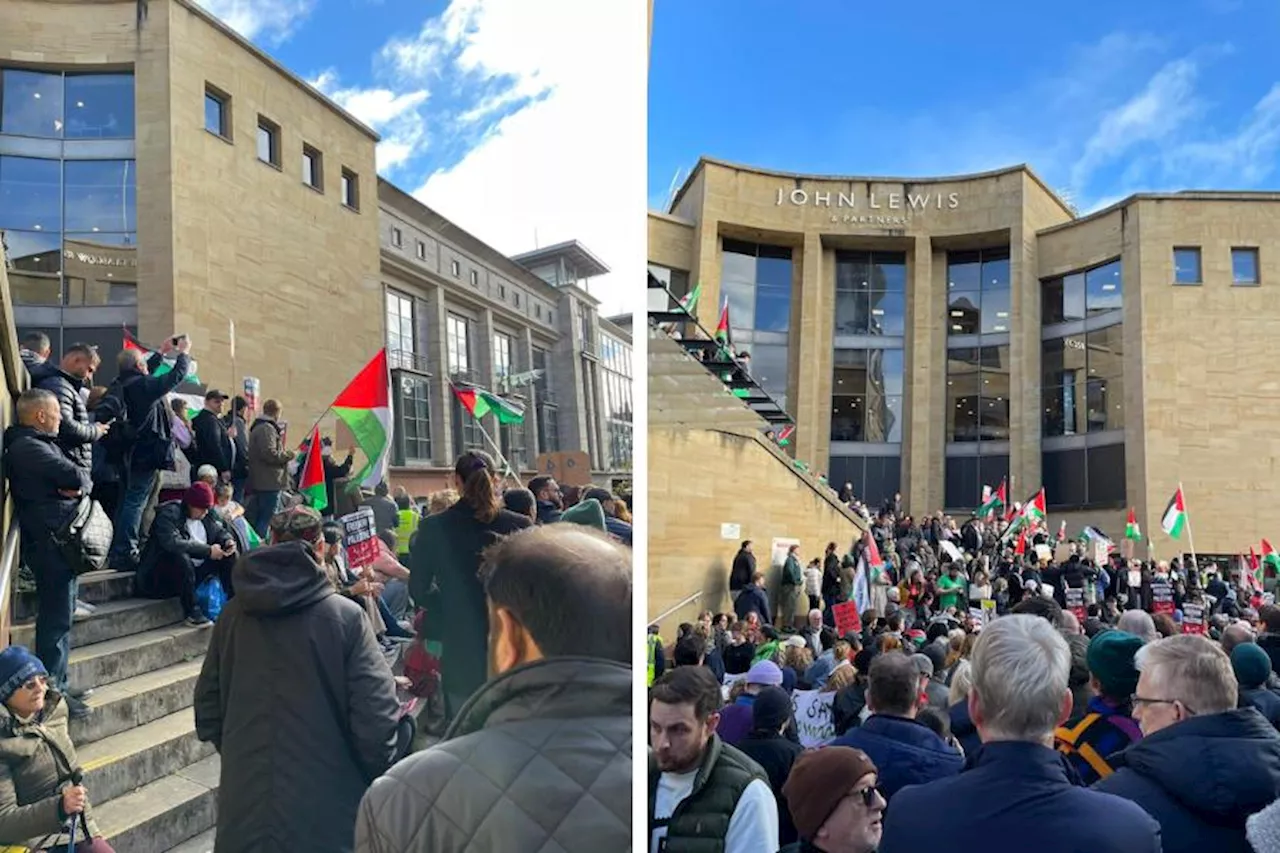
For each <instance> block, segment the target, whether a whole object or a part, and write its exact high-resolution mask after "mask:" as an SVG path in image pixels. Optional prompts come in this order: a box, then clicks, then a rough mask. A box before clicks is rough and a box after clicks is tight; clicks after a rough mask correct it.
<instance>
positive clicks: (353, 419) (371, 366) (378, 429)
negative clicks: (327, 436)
mask: <svg viewBox="0 0 1280 853" xmlns="http://www.w3.org/2000/svg"><path fill="white" fill-rule="evenodd" d="M330 408H332V409H333V413H334V414H335V415H337V416H338V417H339V418H341V419H342V422H343V423H344V424H346V425H347V428H348V429H350V430H351V434H352V436H354V437H355V441H356V444H357V445H358V446H359V447H360V450H361V451H362V452H363V453H364V457H365V464H364V467H363V468H361V469H360V470H359V471H358V472H356V473H355V474H354V475H353V476H352V477H351V480H352V481H353V482H359V483H360V485H362V486H365V487H366V488H372V487H374V486H376V485H378V483H381V482H382V481H383V480H384V479H385V478H386V473H387V458H388V456H389V455H390V452H391V374H390V373H389V372H388V370H387V351H386V349H380V350H378V354H377V355H375V356H374V357H373V359H372V360H371V361H370V362H369V363H368V364H366V365H365V366H364V367H363V368H362V369H361V370H360V372H359V373H357V374H356V378H355V379H352V380H351V384H350V385H348V386H347V387H346V389H345V390H344V391H343V392H342V393H341V394H339V395H338V396H337V398H336V399H335V400H334V401H333V404H332V406H330ZM312 446H313V447H319V443H318V441H317V443H316V444H313V445H312Z"/></svg>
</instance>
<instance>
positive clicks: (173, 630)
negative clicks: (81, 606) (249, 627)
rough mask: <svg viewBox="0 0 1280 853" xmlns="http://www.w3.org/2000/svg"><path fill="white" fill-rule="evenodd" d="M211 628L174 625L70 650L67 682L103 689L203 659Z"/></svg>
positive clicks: (75, 685) (76, 685) (78, 685)
mask: <svg viewBox="0 0 1280 853" xmlns="http://www.w3.org/2000/svg"><path fill="white" fill-rule="evenodd" d="M211 633H212V629H211V628H210V627H204V628H191V627H188V626H187V625H181V624H180V625H173V626H170V627H167V628H157V629H156V630H153V631H144V632H142V633H141V634H134V635H132V636H129V637H118V638H116V639H114V640H107V641H105V642H101V643H94V644H93V645H91V646H85V647H84V648H80V649H75V648H73V649H72V650H71V658H70V661H69V663H68V666H67V679H68V681H69V682H70V683H71V685H72V686H73V687H95V688H96V687H100V686H102V685H104V684H111V683H113V682H116V681H123V680H124V679H126V678H132V677H133V676H135V675H141V674H143V673H146V672H154V671H155V670H158V669H162V668H164V667H167V666H172V665H173V664H176V663H180V662H182V661H187V660H194V659H195V658H198V657H200V656H202V655H203V654H204V652H205V649H207V648H208V647H209V636H210V634H211Z"/></svg>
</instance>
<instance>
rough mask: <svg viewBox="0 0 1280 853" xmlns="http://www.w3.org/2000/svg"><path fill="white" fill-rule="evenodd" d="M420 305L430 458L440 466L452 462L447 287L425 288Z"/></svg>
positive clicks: (451, 404) (451, 402)
mask: <svg viewBox="0 0 1280 853" xmlns="http://www.w3.org/2000/svg"><path fill="white" fill-rule="evenodd" d="M418 306H419V308H420V310H421V314H420V316H419V318H418V328H419V330H420V331H421V339H422V341H423V346H422V352H423V354H424V355H425V356H426V360H427V372H429V373H430V374H431V461H432V464H434V465H437V466H440V467H449V466H450V465H451V464H452V462H453V392H452V391H451V390H449V356H448V349H447V347H446V344H445V325H446V324H445V318H446V316H447V315H448V311H447V309H446V308H445V303H444V288H442V287H440V286H438V285H432V286H429V287H427V288H426V292H425V294H424V296H423V298H422V299H420V300H419V302H418Z"/></svg>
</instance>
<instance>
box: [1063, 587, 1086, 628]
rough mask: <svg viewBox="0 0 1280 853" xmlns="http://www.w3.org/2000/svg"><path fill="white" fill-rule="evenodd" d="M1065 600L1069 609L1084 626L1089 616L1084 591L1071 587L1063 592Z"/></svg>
mask: <svg viewBox="0 0 1280 853" xmlns="http://www.w3.org/2000/svg"><path fill="white" fill-rule="evenodd" d="M1063 599H1064V600H1065V601H1066V602H1067V609H1068V610H1070V611H1071V612H1072V613H1074V614H1075V615H1076V619H1077V620H1078V621H1079V622H1080V624H1082V625H1083V624H1084V620H1085V617H1086V616H1087V615H1088V610H1087V609H1086V608H1085V606H1084V590H1083V589H1079V588H1077V587H1074V586H1069V587H1067V588H1066V590H1065V591H1064V592H1063Z"/></svg>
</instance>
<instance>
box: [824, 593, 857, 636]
mask: <svg viewBox="0 0 1280 853" xmlns="http://www.w3.org/2000/svg"><path fill="white" fill-rule="evenodd" d="M831 615H832V616H834V617H835V619H836V634H837V635H838V636H841V637H843V636H844V635H845V634H848V633H850V632H853V633H857V632H859V631H861V630H862V617H861V616H859V615H858V605H857V604H855V603H854V602H852V601H845V602H842V603H841V604H837V605H835V606H834V607H832V608H831Z"/></svg>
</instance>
